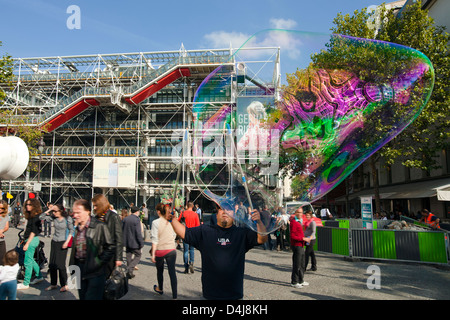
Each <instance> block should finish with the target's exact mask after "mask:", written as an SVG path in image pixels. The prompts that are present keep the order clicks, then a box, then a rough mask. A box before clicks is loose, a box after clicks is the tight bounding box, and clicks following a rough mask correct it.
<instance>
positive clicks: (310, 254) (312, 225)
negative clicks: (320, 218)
mask: <svg viewBox="0 0 450 320" xmlns="http://www.w3.org/2000/svg"><path fill="white" fill-rule="evenodd" d="M304 216H305V223H304V229H305V230H304V236H305V237H307V238H309V239H310V241H308V242H307V243H306V246H305V271H306V269H307V268H308V264H309V259H310V258H311V269H309V270H308V271H317V261H316V254H315V253H314V244H315V243H316V228H317V225H316V222H315V221H314V219H313V215H312V212H311V211H307V212H305V214H304Z"/></svg>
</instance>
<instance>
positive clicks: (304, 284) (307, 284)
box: [300, 281, 309, 287]
mask: <svg viewBox="0 0 450 320" xmlns="http://www.w3.org/2000/svg"><path fill="white" fill-rule="evenodd" d="M300 285H301V286H302V287H303V286H309V283H308V282H306V281H303V282H302V283H300Z"/></svg>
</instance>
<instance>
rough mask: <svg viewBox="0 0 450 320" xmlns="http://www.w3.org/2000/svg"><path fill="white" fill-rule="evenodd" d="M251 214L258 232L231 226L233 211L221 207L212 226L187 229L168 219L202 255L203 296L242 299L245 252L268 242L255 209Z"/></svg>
mask: <svg viewBox="0 0 450 320" xmlns="http://www.w3.org/2000/svg"><path fill="white" fill-rule="evenodd" d="M249 211H250V210H249ZM250 213H251V219H252V220H253V221H254V222H255V223H256V230H257V231H258V232H255V231H253V230H251V229H250V228H246V227H237V226H236V225H234V223H233V221H234V220H233V218H232V216H233V210H227V209H224V208H219V209H218V211H217V214H216V217H217V224H214V225H210V224H202V225H201V226H199V227H194V228H186V227H185V226H184V225H182V224H181V223H180V222H179V221H178V220H177V219H172V216H170V217H169V218H168V220H169V221H171V223H172V227H173V229H174V231H175V233H176V234H177V235H178V236H179V237H181V238H182V239H183V241H185V242H186V243H188V244H189V245H191V246H194V247H195V248H197V249H198V250H199V251H200V252H201V254H202V255H201V256H202V291H203V297H204V298H205V299H208V300H239V299H242V298H243V296H244V266H245V254H246V252H247V251H249V250H250V249H252V248H253V247H255V246H257V245H260V244H263V243H264V242H266V241H267V235H265V233H266V229H265V227H264V225H263V223H262V222H261V217H260V214H259V212H258V210H256V209H255V210H253V211H251V212H250Z"/></svg>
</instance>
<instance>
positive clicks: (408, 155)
mask: <svg viewBox="0 0 450 320" xmlns="http://www.w3.org/2000/svg"><path fill="white" fill-rule="evenodd" d="M373 21H374V12H372V13H368V12H367V10H366V9H362V10H361V11H358V10H357V11H355V12H354V14H353V15H352V16H350V15H348V14H347V15H345V16H344V15H342V14H338V16H337V17H336V18H335V19H334V21H333V23H334V25H335V26H334V27H333V28H332V32H334V33H338V34H344V35H349V36H354V37H365V38H370V39H376V40H382V41H388V42H393V43H398V44H401V45H405V46H408V47H411V48H414V49H416V50H419V51H420V52H422V53H423V54H425V55H426V56H427V57H428V58H429V59H430V61H431V63H432V64H433V67H434V69H435V84H434V88H433V92H432V95H431V98H430V100H429V101H428V103H427V105H426V106H425V108H424V109H423V110H422V112H421V114H420V115H419V116H418V118H417V119H416V120H415V121H414V122H413V123H412V124H411V125H410V126H409V127H407V128H406V129H405V130H404V131H403V132H402V133H401V134H400V135H398V136H397V137H396V138H395V139H394V140H392V141H391V142H390V143H388V144H387V145H385V146H384V147H383V148H382V149H381V150H380V152H379V153H380V155H382V156H384V157H385V158H386V160H387V164H393V163H394V161H395V160H397V159H398V160H400V161H401V162H402V164H403V165H405V166H407V167H416V168H421V169H424V170H430V169H433V168H437V167H439V165H438V164H437V162H436V158H435V156H436V153H438V152H439V151H441V150H442V149H444V148H447V147H448V146H449V140H450V130H448V128H449V127H450V96H449V95H450V60H449V59H450V58H449V46H448V44H449V42H450V36H449V34H448V33H447V32H445V28H444V27H441V26H435V24H434V20H433V19H432V18H430V17H429V16H428V12H427V11H424V10H422V9H421V2H420V1H417V2H416V3H414V4H411V5H408V6H407V7H405V9H404V10H403V11H402V14H401V16H400V17H398V16H395V15H394V12H393V11H392V10H386V9H385V8H383V9H381V10H380V11H379V21H380V22H379V28H378V29H375V28H372V29H371V27H370V26H371V25H373V24H372V23H371V22H373ZM374 57H375V56H374V55H371V54H370V53H369V52H367V55H366V56H365V54H364V51H363V50H361V51H360V52H359V55H358V54H356V55H355V59H358V60H359V59H361V60H362V59H365V58H367V59H368V60H370V61H371V63H373V64H374V66H382V63H383V60H384V62H386V61H390V60H389V57H382V59H381V60H377V59H376V58H374ZM378 63H380V64H378ZM392 67H393V66H392V65H386V67H385V69H389V70H391V68H392ZM374 69H375V70H381V71H382V70H383V69H382V68H378V67H375V68H374ZM372 72H373V71H372ZM375 75H376V74H375ZM368 76H370V75H368ZM372 76H374V74H372Z"/></svg>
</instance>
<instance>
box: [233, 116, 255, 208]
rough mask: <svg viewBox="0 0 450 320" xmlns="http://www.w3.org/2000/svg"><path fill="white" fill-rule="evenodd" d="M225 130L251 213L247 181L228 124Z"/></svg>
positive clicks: (251, 206)
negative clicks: (234, 155)
mask: <svg viewBox="0 0 450 320" xmlns="http://www.w3.org/2000/svg"><path fill="white" fill-rule="evenodd" d="M227 130H228V135H229V136H230V140H231V144H232V148H233V150H234V153H235V154H236V162H237V165H238V167H239V171H240V173H241V178H242V183H243V184H244V189H245V193H246V195H247V200H248V204H249V206H250V211H253V203H252V199H250V193H249V192H248V186H247V180H246V179H245V175H244V171H243V170H242V167H241V163H240V161H239V156H238V152H237V147H236V144H235V143H234V139H233V135H232V133H231V128H230V125H229V124H228V123H227Z"/></svg>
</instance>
